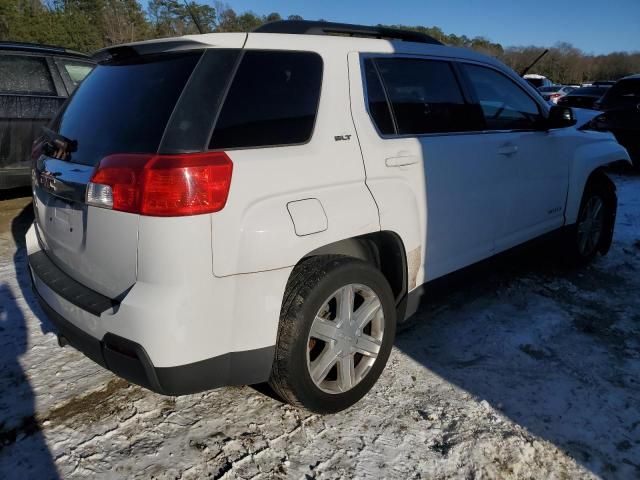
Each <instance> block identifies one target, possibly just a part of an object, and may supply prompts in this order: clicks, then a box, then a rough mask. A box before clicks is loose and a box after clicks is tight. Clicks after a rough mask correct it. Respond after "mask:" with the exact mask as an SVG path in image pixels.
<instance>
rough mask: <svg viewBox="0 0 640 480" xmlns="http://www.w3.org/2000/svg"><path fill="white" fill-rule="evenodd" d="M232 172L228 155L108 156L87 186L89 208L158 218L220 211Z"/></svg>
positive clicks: (217, 153) (207, 153)
mask: <svg viewBox="0 0 640 480" xmlns="http://www.w3.org/2000/svg"><path fill="white" fill-rule="evenodd" d="M232 171H233V163H232V162H231V159H230V158H229V157H228V156H227V154H226V153H224V152H206V153H187V154H180V155H149V154H115V155H109V156H108V157H105V158H103V159H102V160H101V161H100V163H99V164H98V167H97V168H96V171H95V172H94V173H93V176H92V177H91V181H90V182H89V184H88V185H87V204H89V205H93V206H96V207H103V208H110V209H113V210H118V211H121V212H130V213H139V214H141V215H148V216H156V217H178V216H185V215H198V214H202V213H212V212H217V211H219V210H222V209H223V208H224V206H225V204H226V202H227V197H228V195H229V188H230V186H231V173H232Z"/></svg>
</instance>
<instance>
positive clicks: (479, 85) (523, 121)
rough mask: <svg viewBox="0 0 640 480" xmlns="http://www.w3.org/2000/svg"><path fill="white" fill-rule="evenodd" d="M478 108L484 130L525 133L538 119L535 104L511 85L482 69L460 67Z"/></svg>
mask: <svg viewBox="0 0 640 480" xmlns="http://www.w3.org/2000/svg"><path fill="white" fill-rule="evenodd" d="M462 68H463V69H464V71H465V72H466V74H467V76H468V77H469V81H470V83H471V87H472V88H473V90H474V91H475V94H476V98H477V99H478V102H479V103H480V106H481V107H482V113H483V114H484V118H485V123H486V128H487V130H528V129H532V128H534V127H535V125H536V124H537V122H538V121H539V120H540V110H539V108H538V104H537V103H536V102H535V101H534V100H533V99H532V98H531V97H530V96H529V95H527V94H526V93H525V91H524V90H523V89H522V88H520V87H519V86H518V85H517V84H516V83H515V82H513V81H512V80H510V79H509V78H507V77H506V76H505V75H503V74H501V73H499V72H497V71H495V70H493V69H491V68H486V67H480V66H478V65H471V64H462Z"/></svg>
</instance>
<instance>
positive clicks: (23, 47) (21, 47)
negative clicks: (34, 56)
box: [0, 42, 88, 57]
mask: <svg viewBox="0 0 640 480" xmlns="http://www.w3.org/2000/svg"><path fill="white" fill-rule="evenodd" d="M0 50H16V51H21V52H36V53H60V54H64V55H70V56H74V57H88V55H86V54H84V53H81V52H76V51H74V50H67V49H66V48H64V47H58V46H56V45H44V44H40V43H28V42H0Z"/></svg>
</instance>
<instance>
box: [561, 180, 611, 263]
mask: <svg viewBox="0 0 640 480" xmlns="http://www.w3.org/2000/svg"><path fill="white" fill-rule="evenodd" d="M616 207H617V198H616V195H615V187H614V186H613V185H612V184H611V183H610V181H609V180H608V179H605V178H596V179H594V180H591V181H590V182H589V183H588V184H587V186H586V188H585V191H584V194H583V196H582V201H581V202H580V210H579V212H578V220H577V222H576V224H575V225H574V226H572V227H571V228H570V229H569V231H568V234H567V237H566V248H565V250H566V253H567V258H568V260H569V261H570V263H573V264H574V265H585V264H587V263H589V262H591V261H592V260H593V258H594V257H595V256H596V255H597V253H598V252H601V253H603V254H604V253H606V252H607V250H608V249H609V246H610V245H611V239H612V237H613V226H614V223H615V216H616Z"/></svg>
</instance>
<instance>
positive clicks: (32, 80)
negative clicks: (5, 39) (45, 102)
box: [0, 55, 56, 95]
mask: <svg viewBox="0 0 640 480" xmlns="http://www.w3.org/2000/svg"><path fill="white" fill-rule="evenodd" d="M0 92H2V93H17V94H24V95H55V94H56V90H55V87H54V86H53V80H52V79H51V74H50V73H49V67H48V66H47V62H46V60H45V59H44V58H41V57H26V56H25V57H20V56H17V55H0Z"/></svg>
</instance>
